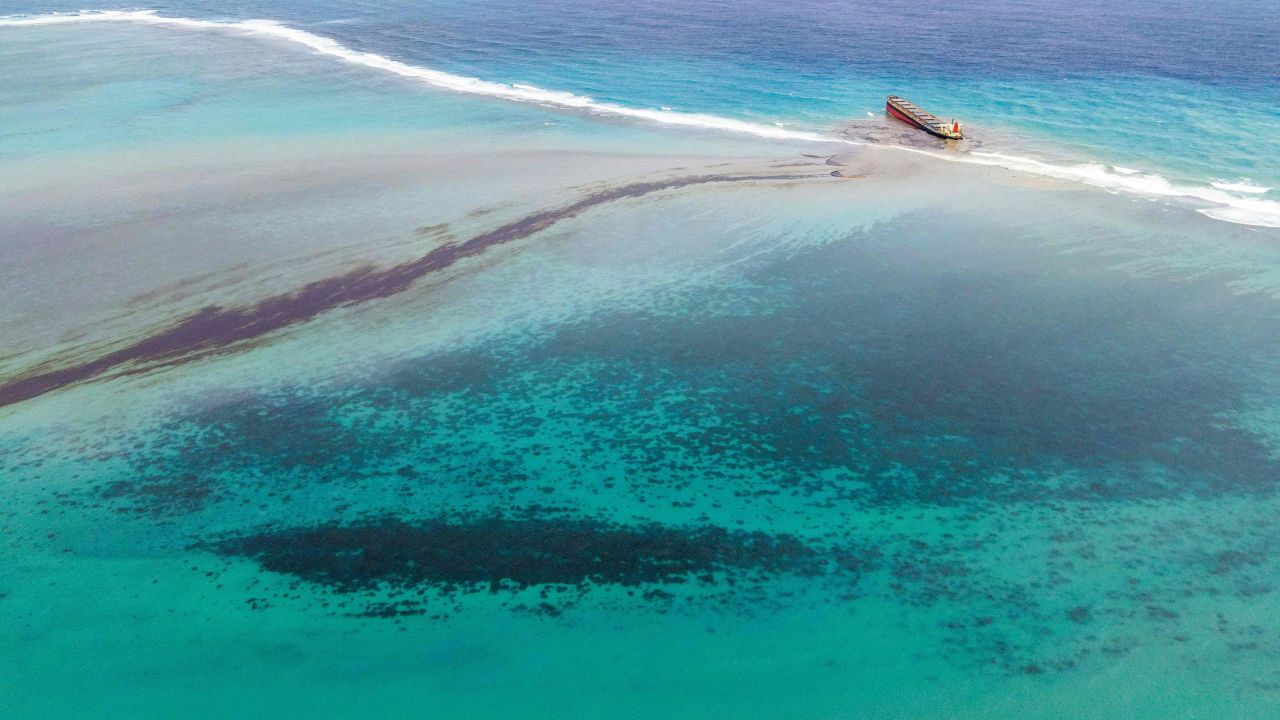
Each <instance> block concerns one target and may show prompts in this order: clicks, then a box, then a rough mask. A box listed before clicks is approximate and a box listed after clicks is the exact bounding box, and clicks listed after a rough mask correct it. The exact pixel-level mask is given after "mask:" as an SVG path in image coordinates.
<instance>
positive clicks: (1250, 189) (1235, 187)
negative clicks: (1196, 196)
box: [1209, 180, 1271, 195]
mask: <svg viewBox="0 0 1280 720" xmlns="http://www.w3.org/2000/svg"><path fill="white" fill-rule="evenodd" d="M1209 184H1210V185H1212V186H1214V187H1216V188H1218V189H1219V190H1227V191H1230V192H1239V193H1249V194H1250V195H1262V194H1264V193H1266V192H1268V191H1270V190H1271V188H1269V187H1262V186H1261V185H1254V184H1252V183H1249V182H1245V181H1243V180H1236V181H1234V182H1227V181H1225V180H1215V181H1213V182H1211V183H1209Z"/></svg>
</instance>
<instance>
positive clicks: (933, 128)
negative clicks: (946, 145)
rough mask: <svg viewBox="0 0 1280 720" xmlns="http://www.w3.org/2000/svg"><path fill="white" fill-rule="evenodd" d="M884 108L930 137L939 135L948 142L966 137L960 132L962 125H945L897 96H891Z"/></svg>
mask: <svg viewBox="0 0 1280 720" xmlns="http://www.w3.org/2000/svg"><path fill="white" fill-rule="evenodd" d="M884 107H885V109H886V110H888V111H889V114H890V115H892V116H894V117H896V118H898V119H899V120H901V121H903V122H906V123H910V124H912V125H915V126H916V127H918V128H920V129H921V130H923V131H925V132H927V133H929V134H930V135H937V136H938V137H940V138H947V139H948V140H959V139H961V138H963V137H964V133H963V132H962V131H961V130H960V123H958V122H956V121H955V120H952V121H951V122H949V123H944V122H942V121H941V120H939V119H938V118H936V117H934V116H933V115H931V114H930V113H928V112H925V110H924V108H920V107H916V106H915V105H914V104H913V103H911V102H908V101H907V100H904V99H902V98H900V97H898V96H897V95H890V96H889V99H888V100H887V101H885V104H884Z"/></svg>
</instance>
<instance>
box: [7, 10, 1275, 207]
mask: <svg viewBox="0 0 1280 720" xmlns="http://www.w3.org/2000/svg"><path fill="white" fill-rule="evenodd" d="M85 22H130V23H143V24H149V25H159V26H168V27H176V28H186V29H193V30H218V31H231V32H241V33H246V34H251V35H258V36H266V37H272V38H276V39H280V40H285V41H288V42H292V43H297V44H299V45H303V46H305V47H307V48H310V49H312V50H314V51H315V52H318V53H321V54H323V55H327V56H330V57H333V58H336V59H338V60H341V61H343V62H348V63H352V64H355V65H361V66H364V67H368V68H372V69H375V70H380V71H384V72H389V73H392V74H395V75H399V76H401V77H406V78H411V79H415V80H419V81H422V82H425V83H427V84H429V85H432V86H434V87H438V88H442V89H446V90H452V91H455V92H461V93H468V94H473V95H483V96H488V97H495V98H501V99H505V100H512V101H518V102H529V103H536V104H539V105H545V106H550V107H556V108H566V109H572V110H580V111H584V112H588V113H595V114H602V115H613V116H621V117H629V118H635V119H639V120H645V121H650V122H657V123H662V124H665V125H674V126H681V127H689V128H700V129H707V130H722V131H729V132H735V133H741V134H746V135H753V136H756V137H761V138H767V139H771V140H783V141H788V140H790V141H802V142H821V143H840V144H847V145H866V144H867V143H863V142H859V141H856V140H849V139H843V138H834V137H831V136H828V135H825V134H823V133H820V132H813V131H804V130H791V129H787V128H786V127H784V126H783V125H781V124H778V123H772V124H768V125H765V124H760V123H754V122H747V121H743V120H737V119H734V118H727V117H722V116H718V115H711V114H706V113H688V112H676V111H673V110H669V109H667V108H666V107H665V106H664V107H662V108H660V109H651V108H639V107H629V106H626V105H619V104H616V103H610V102H600V101H597V100H594V99H592V98H590V97H587V96H584V95H578V94H575V93H571V92H563V91H558V90H548V89H545V88H540V87H536V86H533V85H524V84H507V83H500V82H493V81H489V80H482V79H479V78H474V77H466V76H462V75H455V74H453V73H448V72H443V71H440V70H435V69H432V68H427V67H422V66H418V65H411V64H409V63H405V62H401V61H399V60H394V59H391V58H388V57H386V56H384V55H379V54H377V53H371V52H363V51H359V50H354V49H351V48H349V47H347V46H345V45H343V44H341V43H339V42H337V41H336V40H333V39H331V38H327V37H323V36H320V35H315V34H313V33H310V32H307V31H305V30H299V29H297V28H292V27H288V26H286V25H283V24H281V23H278V22H275V21H273V20H240V21H225V22H223V21H212V20H199V19H194V18H184V17H170V16H162V15H157V14H156V13H155V12H154V11H150V10H137V11H121V10H100V11H99V10H95V11H89V10H86V11H81V12H79V13H72V14H47V15H32V16H16V17H8V18H0V27H21V26H38V25H61V24H72V23H85ZM893 147H894V149H897V150H903V151H908V152H914V153H919V154H923V155H928V156H930V157H934V158H939V159H944V160H948V161H951V162H964V163H972V164H977V165H989V166H997V167H1003V168H1006V169H1009V170H1014V171H1017V172H1023V173H1030V174H1035V175H1040V176H1045V177H1052V178H1056V179H1061V180H1069V181H1076V182H1083V183H1087V184H1089V185H1094V186H1098V187H1102V188H1106V189H1108V190H1112V191H1117V192H1128V193H1134V194H1138V195H1144V196H1148V197H1165V198H1186V199H1190V200H1192V201H1193V202H1196V201H1199V202H1207V203H1210V204H1212V205H1214V206H1215V207H1208V208H1199V211H1200V212H1201V213H1203V214H1204V215H1206V216H1208V217H1211V218H1214V219H1216V220H1222V221H1226V222H1232V223H1239V224H1244V225H1256V226H1262V227H1280V202H1276V201H1273V200H1266V199H1261V198H1257V197H1252V196H1253V195H1257V194H1261V193H1263V192H1266V191H1267V188H1260V187H1258V186H1255V185H1249V184H1247V183H1238V182H1237V183H1226V182H1220V181H1215V182H1213V183H1211V185H1210V186H1208V187H1203V186H1194V185H1179V184H1175V183H1173V182H1171V181H1169V180H1168V179H1166V178H1164V177H1162V176H1160V175H1156V174H1143V173H1140V172H1136V171H1133V170H1130V169H1128V168H1120V167H1113V166H1108V165H1104V164H1100V163H1084V164H1075V165H1060V164H1055V163H1048V162H1045V161H1042V160H1037V159H1034V158H1028V157H1021V156H1015V155H1008V154H1003V153H982V152H971V153H964V154H955V153H949V154H944V153H939V152H931V151H928V150H920V149H915V148H902V147H897V146H893ZM1241 194H1244V195H1245V196H1244V197H1242V196H1241Z"/></svg>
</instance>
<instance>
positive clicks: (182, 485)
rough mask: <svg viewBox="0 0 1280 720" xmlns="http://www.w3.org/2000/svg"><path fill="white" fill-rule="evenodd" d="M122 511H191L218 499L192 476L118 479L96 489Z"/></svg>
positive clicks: (206, 486)
mask: <svg viewBox="0 0 1280 720" xmlns="http://www.w3.org/2000/svg"><path fill="white" fill-rule="evenodd" d="M99 494H100V496H101V497H102V498H103V499H104V500H112V501H115V508H116V510H117V511H118V512H122V513H135V514H145V515H153V516H163V515H170V514H173V513H185V512H194V511H196V510H199V509H201V508H203V507H204V506H205V505H206V504H207V503H209V502H212V501H214V500H215V499H217V495H218V493H217V491H216V490H215V488H214V487H213V486H211V485H210V484H209V483H207V482H204V481H203V480H201V479H200V478H199V477H197V476H195V475H190V474H188V475H181V476H177V477H143V478H138V479H136V480H117V481H115V482H112V483H108V484H107V485H106V486H105V487H103V488H101V489H100V490H99Z"/></svg>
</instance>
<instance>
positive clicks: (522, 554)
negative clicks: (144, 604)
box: [209, 518, 827, 614]
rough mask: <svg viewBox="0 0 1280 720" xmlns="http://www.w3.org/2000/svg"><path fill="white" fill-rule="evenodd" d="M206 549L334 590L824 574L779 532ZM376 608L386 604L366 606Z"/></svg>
mask: <svg viewBox="0 0 1280 720" xmlns="http://www.w3.org/2000/svg"><path fill="white" fill-rule="evenodd" d="M209 547H210V549H212V550H214V551H215V552H217V553H220V554H222V555H227V556H237V557H248V558H252V559H253V560H254V561H256V562H257V563H259V564H260V565H261V566H262V567H263V568H264V569H266V570H269V571H271V572H275V573H281V574H285V575H291V576H294V577H297V578H299V579H302V580H305V581H307V582H310V583H314V584H316V585H321V586H324V587H327V588H330V589H332V590H334V591H336V592H339V593H355V592H367V591H373V590H379V589H384V590H385V589H399V590H409V589H415V588H420V587H435V588H437V589H440V590H445V591H448V592H453V591H464V592H466V591H472V592H474V591H478V590H488V591H490V592H498V591H500V590H504V589H505V590H511V591H520V590H524V589H526V588H529V587H533V586H561V587H578V588H583V587H585V586H588V585H596V586H600V585H620V586H627V587H630V586H638V585H646V584H658V583H683V582H695V581H702V582H706V583H712V582H715V574H717V573H736V574H744V573H745V574H751V573H765V574H779V573H790V574H796V575H802V576H814V575H820V574H822V573H824V572H825V571H826V566H827V561H826V558H825V557H823V556H822V555H821V554H820V553H819V552H818V551H817V550H815V549H814V548H812V547H809V546H808V545H806V544H805V543H803V542H801V541H800V540H799V539H797V538H795V537H793V536H790V535H769V534H765V533H760V532H742V531H731V530H725V529H723V528H718V527H711V526H702V527H672V526H666V525H658V524H648V525H640V526H624V525H616V524H611V523H605V522H601V521H596V520H581V519H567V520H561V519H506V518H484V519H478V520H473V521H469V522H445V521H439V520H433V521H426V522H417V523H409V522H405V521H403V520H399V519H396V518H381V519H378V520H373V521H366V522H361V523H356V524H351V525H338V524H325V525H316V526H311V527H301V528H287V529H283V530H267V531H264V532H260V533H256V534H252V535H246V536H242V537H234V538H229V539H225V540H221V541H218V542H215V543H212V544H211V545H210V546H209ZM393 605H394V604H393ZM380 607H382V608H385V607H387V606H386V605H385V604H383V605H379V606H376V607H375V606H370V608H369V610H370V611H374V610H377V609H378V608H380ZM364 614H368V612H366V613H364ZM373 614H377V613H376V612H375V613H373ZM396 614H400V613H398V612H397V613H396Z"/></svg>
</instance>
